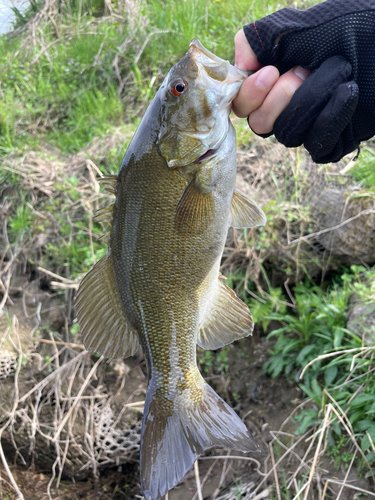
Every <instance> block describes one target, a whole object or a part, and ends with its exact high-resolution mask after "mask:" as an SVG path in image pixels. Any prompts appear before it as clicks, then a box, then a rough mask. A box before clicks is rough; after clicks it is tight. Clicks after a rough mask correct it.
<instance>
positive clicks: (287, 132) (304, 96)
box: [273, 56, 352, 147]
mask: <svg viewBox="0 0 375 500" xmlns="http://www.w3.org/2000/svg"><path fill="white" fill-rule="evenodd" d="M351 71H352V68H351V65H350V63H349V62H348V61H347V60H346V59H345V58H344V57H342V56H334V57H331V58H329V59H327V61H325V62H324V63H323V64H322V65H321V66H320V68H318V69H317V70H316V71H315V73H313V74H312V75H311V76H310V78H308V79H307V80H306V82H305V83H304V84H303V85H302V86H301V87H299V88H298V89H297V90H296V92H295V94H294V95H293V97H292V99H291V102H290V104H289V106H288V107H287V108H286V109H285V110H284V111H283V112H282V113H281V115H280V116H279V118H278V119H277V120H276V122H275V124H274V128H273V132H274V134H275V137H276V139H277V140H278V141H279V142H281V143H282V144H284V145H285V146H287V147H297V146H300V145H301V144H303V143H304V141H305V140H306V138H307V136H308V134H309V131H310V129H311V127H312V125H313V123H314V122H315V120H316V119H317V118H318V116H319V114H320V113H321V111H322V109H324V107H325V106H326V104H327V103H328V101H329V100H330V98H331V97H332V96H333V94H334V93H335V90H336V89H337V87H338V85H340V84H341V83H343V82H346V81H347V80H348V78H349V77H350V74H351Z"/></svg>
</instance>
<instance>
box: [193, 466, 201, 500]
mask: <svg viewBox="0 0 375 500" xmlns="http://www.w3.org/2000/svg"><path fill="white" fill-rule="evenodd" d="M194 473H195V481H196V483H197V493H198V500H203V495H202V488H201V480H200V477H199V467H198V460H196V461H195V463H194Z"/></svg>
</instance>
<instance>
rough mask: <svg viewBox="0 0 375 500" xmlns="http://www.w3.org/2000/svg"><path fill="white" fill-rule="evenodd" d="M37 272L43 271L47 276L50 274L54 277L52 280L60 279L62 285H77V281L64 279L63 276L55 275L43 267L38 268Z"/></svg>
mask: <svg viewBox="0 0 375 500" xmlns="http://www.w3.org/2000/svg"><path fill="white" fill-rule="evenodd" d="M37 270H38V271H41V272H42V273H45V274H48V275H49V276H52V278H56V279H58V280H59V281H61V282H62V283H66V284H67V285H71V284H76V282H75V281H73V280H69V279H67V278H63V277H62V276H59V275H58V274H55V273H53V272H52V271H49V270H48V269H44V268H43V267H41V266H38V267H37Z"/></svg>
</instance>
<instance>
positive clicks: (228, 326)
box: [197, 280, 254, 349]
mask: <svg viewBox="0 0 375 500" xmlns="http://www.w3.org/2000/svg"><path fill="white" fill-rule="evenodd" d="M253 327H254V322H253V318H252V316H251V312H250V311H249V308H248V307H247V305H246V304H245V303H244V302H242V300H241V299H239V298H238V297H237V295H236V294H235V292H234V291H233V290H232V289H231V288H229V287H228V286H227V285H225V284H224V283H223V282H222V281H220V280H218V282H217V289H216V293H215V295H214V297H213V300H212V304H211V305H210V307H209V309H208V311H207V314H206V317H205V318H204V320H203V322H202V324H201V327H200V330H199V332H198V340H197V344H198V345H199V346H200V347H203V349H219V348H220V347H223V346H225V345H227V344H231V343H232V342H234V341H235V340H238V339H242V338H244V337H248V336H249V335H251V334H252V331H253Z"/></svg>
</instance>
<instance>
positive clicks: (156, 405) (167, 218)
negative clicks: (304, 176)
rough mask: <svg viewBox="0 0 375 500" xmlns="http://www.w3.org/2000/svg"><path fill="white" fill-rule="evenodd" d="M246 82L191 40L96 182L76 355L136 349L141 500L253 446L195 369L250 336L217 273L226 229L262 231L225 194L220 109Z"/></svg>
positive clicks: (229, 141)
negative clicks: (108, 171)
mask: <svg viewBox="0 0 375 500" xmlns="http://www.w3.org/2000/svg"><path fill="white" fill-rule="evenodd" d="M245 77H246V74H245V73H244V72H242V71H240V70H237V69H236V68H234V67H233V66H231V65H230V64H229V63H228V62H227V61H223V60H222V59H220V58H218V57H217V56H215V55H214V54H212V53H210V52H209V51H207V50H206V49H205V48H204V47H203V46H202V45H201V44H200V42H198V41H197V40H193V42H192V43H191V45H190V49H189V52H188V53H187V54H186V55H185V56H184V57H183V58H182V59H181V61H180V62H179V63H178V64H177V65H175V66H174V67H173V68H172V69H171V71H170V72H169V73H168V75H167V77H166V79H165V81H164V82H163V84H162V86H161V88H160V89H159V91H158V93H157V94H156V96H155V98H154V100H153V101H152V103H151V104H150V106H149V108H148V109H147V111H146V114H145V116H144V117H143V119H142V121H141V124H140V126H139V127H138V129H137V131H136V133H135V135H134V138H133V139H132V141H131V144H130V146H129V148H128V150H127V152H126V154H125V157H124V160H123V162H122V165H121V168H120V171H119V174H118V176H117V177H115V178H113V177H108V176H106V177H105V179H104V183H105V184H107V185H108V187H109V189H110V190H112V191H115V196H116V199H115V202H114V204H113V206H112V208H105V209H101V210H100V211H99V213H98V216H97V217H98V219H99V220H104V221H106V222H107V223H109V224H110V225H111V231H110V235H109V237H107V238H106V240H107V242H108V253H107V255H106V256H104V257H103V258H102V259H101V260H100V261H99V262H98V263H97V264H96V265H95V266H94V267H93V269H92V270H91V271H90V272H89V273H88V274H87V275H86V277H85V278H84V279H83V281H82V283H81V285H80V287H79V290H78V295H77V315H78V320H79V322H80V326H81V332H82V338H83V341H84V343H85V345H86V346H87V348H89V349H91V350H93V351H96V352H99V353H100V354H102V355H104V356H107V357H127V356H130V355H134V354H135V353H136V352H137V351H138V349H139V346H140V345H141V346H142V349H143V352H144V355H145V358H146V362H147V371H148V387H147V394H146V401H145V408H144V415H143V424H142V435H141V486H142V490H143V493H144V495H145V498H146V499H147V500H149V499H151V500H156V499H158V498H160V497H161V496H163V495H164V494H165V493H166V492H167V491H168V490H170V489H171V488H173V486H175V485H176V484H177V483H178V482H179V481H181V479H183V477H184V475H185V474H186V473H187V472H188V470H189V469H190V468H191V467H192V465H193V464H194V461H195V460H196V458H197V457H198V456H199V455H201V454H202V453H203V452H204V451H205V450H206V449H209V448H211V447H213V446H220V447H224V448H229V449H235V450H239V451H243V452H247V451H256V450H257V449H258V445H257V444H256V443H255V441H254V440H253V438H252V437H251V435H250V434H249V432H248V430H247V428H246V426H245V425H244V424H243V422H242V421H241V420H240V419H239V417H238V416H237V415H236V413H235V412H234V411H233V410H232V409H231V408H230V407H229V406H228V405H227V404H226V403H225V402H224V401H223V400H222V399H221V398H220V397H219V396H218V395H217V394H216V393H215V392H214V391H213V389H212V388H211V387H210V386H209V385H208V384H207V383H206V382H205V381H204V379H203V378H202V376H201V374H200V373H199V370H198V367H197V362H196V345H197V344H198V345H200V346H201V347H203V348H205V349H218V348H219V347H222V346H223V345H226V344H229V343H231V342H233V341H234V340H236V339H239V338H243V337H247V336H248V335H250V334H251V332H252V328H253V320H252V317H251V314H250V311H249V310H248V308H247V306H246V305H245V304H244V303H243V302H242V301H241V300H240V299H239V298H238V297H237V296H236V294H235V293H234V292H233V290H231V289H230V288H228V287H227V286H226V285H225V284H224V283H223V277H222V276H221V275H220V273H219V267H220V260H221V256H222V253H223V250H224V245H225V240H226V235H227V230H228V225H232V226H233V227H239V228H241V227H255V226H257V225H263V224H264V223H265V217H264V214H263V212H262V211H261V209H260V208H259V207H258V206H257V204H256V203H255V202H254V201H253V200H251V199H250V198H248V197H246V196H245V195H244V194H242V193H240V192H239V191H237V190H236V189H235V179H236V147H235V146H236V144H235V143H236V138H235V131H234V129H233V126H232V124H231V122H230V120H229V112H230V104H231V100H232V99H233V98H234V97H235V95H236V93H237V92H238V89H239V87H240V85H241V83H242V81H243V80H244V78H245ZM98 313H99V318H98Z"/></svg>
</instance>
